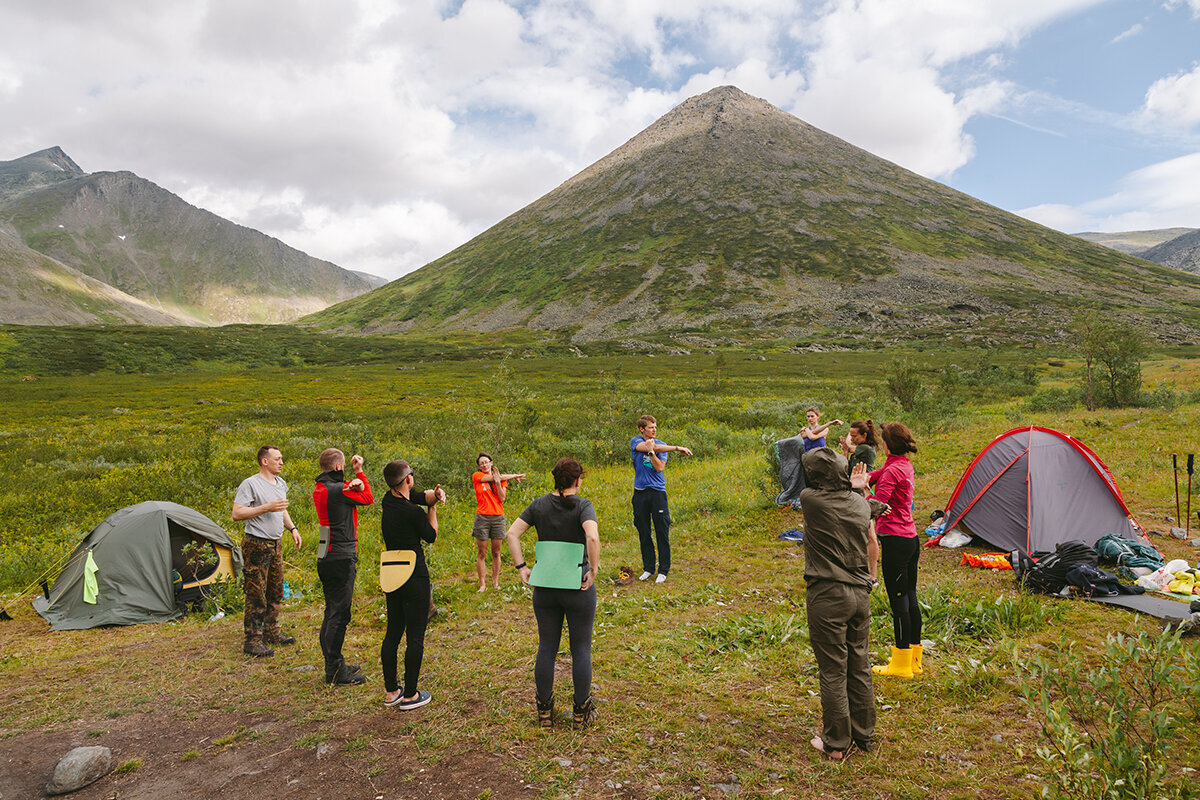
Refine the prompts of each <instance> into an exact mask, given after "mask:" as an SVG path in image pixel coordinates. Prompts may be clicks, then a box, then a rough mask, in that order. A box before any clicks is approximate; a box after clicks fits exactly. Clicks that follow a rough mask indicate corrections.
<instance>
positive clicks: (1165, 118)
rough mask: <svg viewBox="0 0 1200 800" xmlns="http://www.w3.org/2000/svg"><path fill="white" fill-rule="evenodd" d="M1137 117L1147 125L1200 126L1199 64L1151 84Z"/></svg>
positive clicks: (1170, 126)
mask: <svg viewBox="0 0 1200 800" xmlns="http://www.w3.org/2000/svg"><path fill="white" fill-rule="evenodd" d="M1198 2H1200V0H1198ZM1141 119H1142V121H1143V122H1144V123H1146V124H1149V125H1163V126H1166V127H1169V128H1190V127H1193V126H1196V125H1200V64H1198V65H1196V66H1195V67H1193V69H1192V71H1191V72H1180V73H1178V74H1175V75H1169V76H1167V77H1165V78H1160V79H1159V80H1157V81H1155V82H1154V83H1153V84H1151V86H1150V88H1149V89H1148V90H1147V91H1146V102H1145V105H1143V106H1142V112H1141Z"/></svg>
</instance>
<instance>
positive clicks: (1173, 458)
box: [1171, 453, 1179, 519]
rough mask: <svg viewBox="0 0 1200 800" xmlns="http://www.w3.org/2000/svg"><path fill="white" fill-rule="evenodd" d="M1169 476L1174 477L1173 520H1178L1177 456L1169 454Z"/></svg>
mask: <svg viewBox="0 0 1200 800" xmlns="http://www.w3.org/2000/svg"><path fill="white" fill-rule="evenodd" d="M1171 474H1173V475H1174V476H1175V519H1179V456H1178V455H1176V454H1175V453H1171Z"/></svg>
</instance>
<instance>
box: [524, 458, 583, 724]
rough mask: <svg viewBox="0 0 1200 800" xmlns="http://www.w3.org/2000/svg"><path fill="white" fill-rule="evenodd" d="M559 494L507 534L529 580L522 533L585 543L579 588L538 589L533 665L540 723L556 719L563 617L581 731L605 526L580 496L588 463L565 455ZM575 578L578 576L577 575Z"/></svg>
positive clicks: (531, 509)
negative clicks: (557, 663) (556, 669)
mask: <svg viewBox="0 0 1200 800" xmlns="http://www.w3.org/2000/svg"><path fill="white" fill-rule="evenodd" d="M552 474H553V475H554V493H553V494H547V495H542V496H541V497H539V498H537V499H536V500H534V501H533V502H532V503H530V504H529V505H528V506H527V507H526V508H525V510H524V511H522V512H521V516H520V517H518V518H517V519H516V520H514V521H513V524H512V525H511V526H510V527H509V529H508V534H507V536H506V538H507V540H508V552H509V553H510V554H511V555H512V559H513V562H514V563H515V564H516V569H517V572H519V573H520V575H521V580H522V581H524V582H525V583H526V584H528V583H529V576H530V568H529V567H528V566H527V565H526V563H525V557H524V555H522V552H521V535H522V534H524V533H525V532H526V531H527V530H529V529H530V528H536V529H537V537H538V541H539V542H568V543H574V544H579V545H582V546H583V549H584V552H585V554H586V560H585V563H584V564H583V565H582V566H581V567H580V571H579V587H578V588H570V589H554V588H546V587H543V586H536V585H535V586H534V588H533V616H534V618H535V619H536V620H537V628H538V651H537V660H536V662H535V663H534V667H533V680H534V685H535V687H536V689H537V714H538V724H539V725H541V726H542V727H546V728H548V727H550V726H552V725H553V724H554V661H555V658H556V657H557V656H558V645H559V642H560V641H561V640H562V628H563V620H564V619H565V620H566V622H567V635H568V637H569V640H570V645H571V678H572V680H573V682H574V689H575V697H574V700H575V704H574V718H573V721H572V726H571V727H573V728H575V729H576V730H578V729H581V728H583V727H585V726H587V725H588V724H590V723H591V721H592V717H593V715H594V713H595V709H594V706H593V704H592V625H593V622H594V621H595V618H596V572H597V570H599V569H600V527H599V525H598V524H597V522H596V510H595V508H593V507H592V502H591V501H590V500H585V499H584V498H582V497H580V496H579V488H580V486H581V485H582V481H583V467H582V466H580V464H579V462H578V461H576V460H575V459H573V458H560V459H559V460H558V463H557V464H555V465H554V469H553V470H552ZM571 580H572V581H573V578H572V579H571Z"/></svg>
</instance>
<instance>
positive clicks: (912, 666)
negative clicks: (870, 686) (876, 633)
mask: <svg viewBox="0 0 1200 800" xmlns="http://www.w3.org/2000/svg"><path fill="white" fill-rule="evenodd" d="M880 433H881V437H880V438H881V439H882V440H883V452H884V453H885V454H886V455H887V460H885V461H884V463H883V466H882V467H881V468H879V469H877V470H875V471H874V472H872V473H871V474H870V480H869V483H870V485H871V486H872V487H874V497H875V499H876V500H879V501H881V502H883V503H886V504H887V505H888V507H889V511H888V512H887V513H885V514H884V515H882V516H880V517H879V518H878V519H877V520H876V523H875V524H876V530H877V532H878V535H879V545H880V550H881V551H882V553H883V585H884V587H885V588H886V589H887V595H888V603H889V604H890V605H891V607H892V629H893V632H894V633H895V636H896V644H895V646H894V647H892V658H891V660H890V661H889V662H888V663H887V664H884V665H881V666H875V667H872V670H873V671H874V672H875V673H876V674H877V675H894V676H896V677H899V678H911V677H912V676H913V675H919V674H921V671H922V669H921V655H922V653H921V606H920V604H919V603H918V602H917V560H918V558H919V557H920V554H921V543H920V542H919V541H918V540H917V526H916V524H915V523H914V522H913V517H912V504H913V490H914V488H915V483H914V475H913V467H912V462H911V461H909V460H908V454H909V453H915V452H917V443H916V441H915V440H914V439H913V435H912V431H910V430H909V429H908V427H907V426H906V425H904V424H902V423H899V422H889V423H887V424H886V425H884V426H883V429H882V431H881V432H880Z"/></svg>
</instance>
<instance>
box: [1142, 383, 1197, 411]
mask: <svg viewBox="0 0 1200 800" xmlns="http://www.w3.org/2000/svg"><path fill="white" fill-rule="evenodd" d="M1185 400H1187V393H1186V392H1181V391H1179V389H1178V386H1177V384H1176V383H1175V381H1173V380H1171V381H1159V382H1158V385H1157V386H1155V387H1154V391H1152V392H1146V393H1145V394H1143V395H1142V405H1143V406H1145V407H1146V408H1159V409H1162V410H1163V411H1175V410H1176V409H1178V408H1179V407H1180V406H1181V405H1183V403H1184V401H1185Z"/></svg>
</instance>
